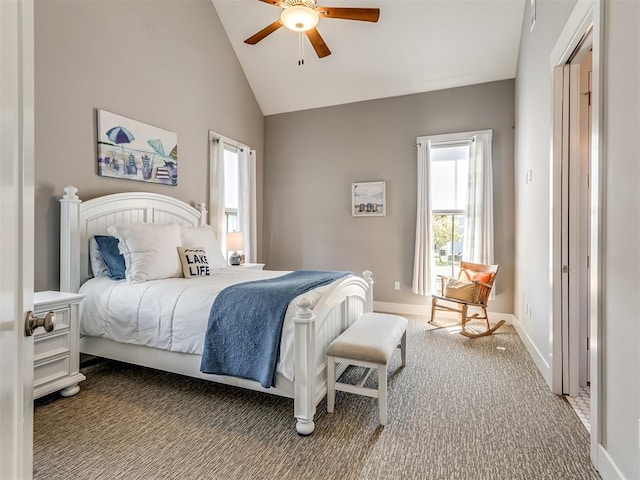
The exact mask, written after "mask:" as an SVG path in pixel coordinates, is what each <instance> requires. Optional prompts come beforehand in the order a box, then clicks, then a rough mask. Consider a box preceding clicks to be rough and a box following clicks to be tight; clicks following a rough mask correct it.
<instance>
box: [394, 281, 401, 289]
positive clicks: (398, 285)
mask: <svg viewBox="0 0 640 480" xmlns="http://www.w3.org/2000/svg"><path fill="white" fill-rule="evenodd" d="M393 288H395V289H396V290H400V282H393Z"/></svg>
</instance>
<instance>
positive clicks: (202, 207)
mask: <svg viewBox="0 0 640 480" xmlns="http://www.w3.org/2000/svg"><path fill="white" fill-rule="evenodd" d="M196 209H197V210H198V211H199V212H200V218H199V219H198V226H199V227H202V226H204V225H206V224H207V213H208V212H207V205H206V204H205V203H196Z"/></svg>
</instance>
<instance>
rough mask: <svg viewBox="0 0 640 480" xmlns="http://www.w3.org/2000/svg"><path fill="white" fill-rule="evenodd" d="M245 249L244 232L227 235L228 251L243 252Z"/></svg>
mask: <svg viewBox="0 0 640 480" xmlns="http://www.w3.org/2000/svg"><path fill="white" fill-rule="evenodd" d="M243 247H244V237H243V235H242V232H228V233H227V250H234V251H238V250H242V248H243Z"/></svg>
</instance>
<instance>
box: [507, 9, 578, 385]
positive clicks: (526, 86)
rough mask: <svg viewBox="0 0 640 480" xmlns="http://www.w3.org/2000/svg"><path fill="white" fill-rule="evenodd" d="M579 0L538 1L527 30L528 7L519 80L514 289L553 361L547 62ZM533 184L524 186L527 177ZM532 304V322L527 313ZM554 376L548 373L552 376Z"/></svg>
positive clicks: (533, 335) (526, 324)
mask: <svg viewBox="0 0 640 480" xmlns="http://www.w3.org/2000/svg"><path fill="white" fill-rule="evenodd" d="M575 3H576V2H575V0H568V1H556V0H553V1H544V0H543V1H538V2H537V8H536V24H535V28H534V30H533V32H531V31H530V28H529V5H530V4H529V2H527V4H526V6H525V13H524V18H523V25H522V38H521V41H520V53H519V55H518V70H517V74H516V133H515V139H516V153H515V157H516V160H515V161H516V164H515V192H516V193H515V196H516V197H515V201H516V213H515V217H516V226H515V232H516V233H515V235H516V259H515V265H516V289H515V309H514V310H515V311H514V313H515V316H516V317H517V318H518V320H519V322H520V324H521V325H522V327H523V329H524V330H525V332H526V333H527V335H528V336H529V338H530V339H531V341H532V342H533V343H534V344H535V346H536V348H537V349H538V351H539V352H540V355H541V356H542V357H543V358H544V359H545V361H547V362H549V361H550V359H551V340H552V339H551V336H550V335H549V331H550V328H551V290H550V287H549V264H550V258H549V221H550V220H549V201H550V198H551V193H550V186H549V173H550V168H551V166H550V154H549V152H550V146H551V128H552V123H551V122H552V110H551V108H552V91H551V87H552V85H551V69H550V66H549V56H550V54H551V50H552V49H553V47H554V46H555V44H556V41H557V39H558V35H559V34H560V32H561V31H562V29H563V28H564V25H565V23H566V21H567V19H568V18H569V15H570V14H571V11H572V10H573V7H574V5H575ZM528 170H532V181H531V182H530V183H525V172H527V171H528ZM524 302H529V304H531V306H532V309H531V319H530V320H529V319H528V318H527V316H526V315H525V313H524ZM549 374H550V372H545V375H549Z"/></svg>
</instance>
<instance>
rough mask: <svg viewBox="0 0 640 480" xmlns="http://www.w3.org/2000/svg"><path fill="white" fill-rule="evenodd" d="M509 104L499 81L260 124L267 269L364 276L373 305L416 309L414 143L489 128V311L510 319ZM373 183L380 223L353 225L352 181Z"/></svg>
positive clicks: (509, 90)
mask: <svg viewBox="0 0 640 480" xmlns="http://www.w3.org/2000/svg"><path fill="white" fill-rule="evenodd" d="M513 98H514V81H513V80H504V81H499V82H491V83H485V84H481V85H474V86H470V87H462V88H455V89H450V90H441V91H436V92H429V93H423V94H417V95H407V96H401V97H393V98H386V99H380V100H372V101H367V102H359V103H353V104H348V105H339V106H334V107H327V108H319V109H313V110H307V111H302V112H294V113H285V114H279V115H272V116H268V117H266V120H265V177H264V191H265V197H264V215H265V216H264V227H265V230H264V231H265V235H264V252H265V253H264V254H265V256H264V260H265V261H266V263H267V268H270V269H295V268H331V269H348V270H351V271H354V272H361V271H363V270H365V269H369V270H371V271H373V273H374V279H375V281H376V285H375V289H374V292H375V300H377V301H383V302H394V303H405V304H421V305H424V304H425V303H426V302H425V298H424V297H420V296H417V295H414V294H412V293H411V279H412V275H413V256H414V241H415V220H416V219H415V216H416V190H417V186H416V185H417V183H416V162H417V160H416V146H415V143H416V137H418V136H422V135H434V134H442V133H454V132H463V131H470V130H482V129H490V128H491V129H493V131H494V136H493V139H494V141H493V153H494V166H493V172H494V205H495V257H496V262H498V263H499V264H500V265H501V267H500V268H501V270H500V275H499V277H498V282H497V298H496V300H495V301H493V302H492V304H491V305H490V308H491V310H493V311H500V312H507V313H510V312H512V311H513V255H514V254H513V243H514V240H513V222H514V217H513V215H514V213H513V120H514V117H513V115H514V103H513ZM372 180H385V181H386V182H387V204H388V210H387V216H386V217H365V218H353V217H352V216H351V208H350V203H351V183H352V182H357V181H372ZM394 281H399V282H400V284H401V290H400V291H395V290H394V289H393V283H394Z"/></svg>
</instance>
